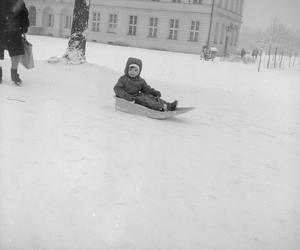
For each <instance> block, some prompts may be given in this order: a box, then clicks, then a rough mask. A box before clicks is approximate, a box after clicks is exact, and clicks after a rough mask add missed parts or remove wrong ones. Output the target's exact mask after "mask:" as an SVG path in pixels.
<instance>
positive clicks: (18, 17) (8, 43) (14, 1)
mask: <svg viewBox="0 0 300 250" xmlns="http://www.w3.org/2000/svg"><path fill="white" fill-rule="evenodd" d="M28 27H29V19H28V10H27V8H26V6H25V3H24V1H23V0H0V60H3V59H4V50H7V51H8V53H9V56H10V57H11V79H12V81H13V82H15V83H16V84H17V85H20V84H21V82H22V81H21V79H20V77H19V74H18V65H19V62H20V59H21V56H22V55H24V53H25V52H24V46H23V37H22V35H23V34H25V33H26V32H27V30H28ZM1 82H2V68H1V67H0V83H1Z"/></svg>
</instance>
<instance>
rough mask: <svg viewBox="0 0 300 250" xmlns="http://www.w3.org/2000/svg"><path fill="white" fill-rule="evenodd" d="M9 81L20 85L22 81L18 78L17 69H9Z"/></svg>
mask: <svg viewBox="0 0 300 250" xmlns="http://www.w3.org/2000/svg"><path fill="white" fill-rule="evenodd" d="M11 80H12V81H13V82H14V83H15V84H16V85H21V83H22V80H21V79H20V77H19V74H18V70H17V69H11Z"/></svg>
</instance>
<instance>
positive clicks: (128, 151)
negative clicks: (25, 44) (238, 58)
mask: <svg viewBox="0 0 300 250" xmlns="http://www.w3.org/2000/svg"><path fill="white" fill-rule="evenodd" d="M28 39H29V40H30V41H31V42H32V43H33V44H34V55H35V59H36V67H35V68H34V69H32V70H29V71H27V70H26V69H24V68H23V67H21V66H20V70H19V71H20V75H21V78H22V79H23V82H24V84H23V86H22V87H17V86H15V85H14V84H13V83H12V82H11V81H10V78H9V73H10V72H9V68H10V61H9V58H6V59H5V60H4V61H2V62H1V63H2V66H3V71H4V76H3V78H4V82H3V84H1V85H0V171H1V172H0V249H1V250H9V249H14V250H40V249H47V250H48V249H49V250H63V249H66V250H77V249H78V250H100V249H101V250H102V249H105V250H106V249H107V250H121V249H122V250H133V249H134V250H182V249H184V250H296V249H300V240H299V235H300V226H299V225H300V211H299V210H300V198H299V197H300V185H299V184H300V179H299V178H300V168H299V167H300V152H299V151H300V108H299V104H300V84H299V82H300V81H299V80H300V71H299V67H295V68H291V69H286V70H284V71H283V70H266V69H263V70H262V72H260V73H258V72H257V68H256V66H254V65H245V64H242V63H229V62H205V61H200V60H199V56H198V55H190V54H180V53H171V52H162V51H151V50H145V49H137V48H127V47H118V46H110V45H105V44H96V43H88V44H87V61H88V63H86V64H84V65H65V64H62V63H58V64H49V63H47V62H46V60H47V59H48V58H49V57H51V56H61V55H62V54H63V53H64V52H65V50H66V46H67V40H65V39H57V38H49V37H39V36H29V37H28ZM129 56H133V57H138V58H141V59H142V60H143V62H144V65H143V71H142V76H143V77H144V78H145V79H146V81H147V82H148V83H149V84H150V85H151V86H152V87H155V88H156V89H159V90H160V91H161V92H162V93H163V97H164V98H165V99H167V100H173V99H177V100H179V104H180V105H181V106H195V107H196V109H195V110H194V111H192V112H190V113H187V114H185V115H182V116H178V118H174V119H170V120H164V121H160V120H152V119H149V118H145V117H141V116H134V115H131V114H127V113H122V112H118V111H115V109H114V100H113V98H112V97H113V91H112V88H113V86H114V84H115V83H116V81H117V79H118V78H119V77H120V76H121V75H122V72H123V69H124V66H125V62H126V60H127V58H128V57H129Z"/></svg>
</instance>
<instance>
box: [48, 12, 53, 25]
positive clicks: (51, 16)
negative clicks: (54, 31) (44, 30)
mask: <svg viewBox="0 0 300 250" xmlns="http://www.w3.org/2000/svg"><path fill="white" fill-rule="evenodd" d="M53 26H54V15H53V14H48V16H47V27H53Z"/></svg>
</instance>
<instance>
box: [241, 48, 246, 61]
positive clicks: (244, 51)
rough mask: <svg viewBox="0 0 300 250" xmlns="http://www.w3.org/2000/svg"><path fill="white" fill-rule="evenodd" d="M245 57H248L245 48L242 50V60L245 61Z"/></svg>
mask: <svg viewBox="0 0 300 250" xmlns="http://www.w3.org/2000/svg"><path fill="white" fill-rule="evenodd" d="M245 55H246V50H245V49H244V48H242V50H241V58H242V59H243V58H244V56H245Z"/></svg>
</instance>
